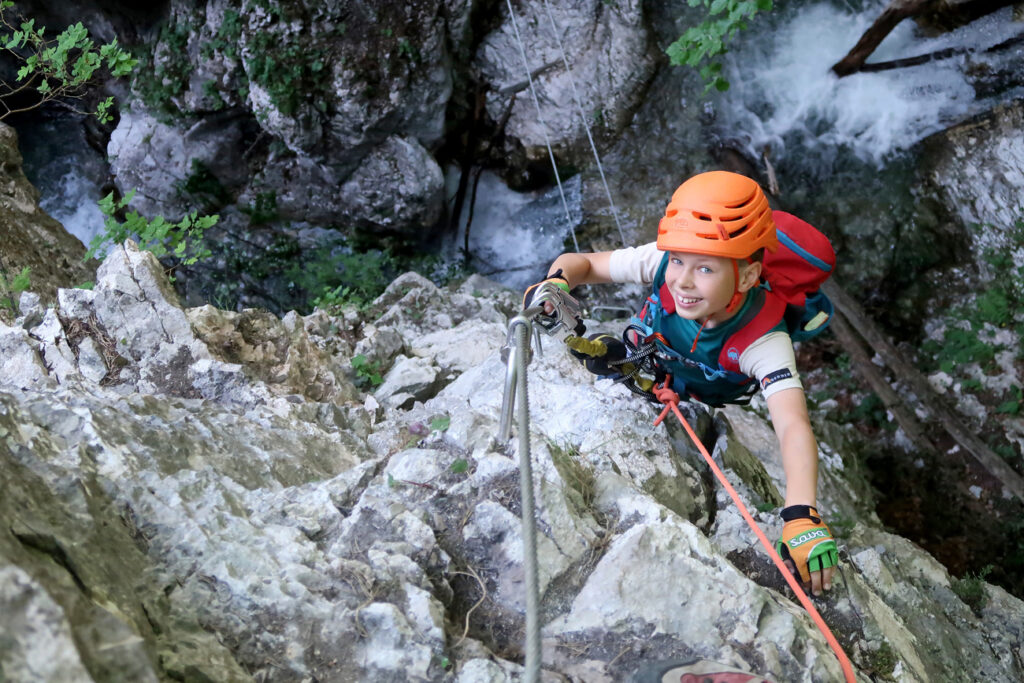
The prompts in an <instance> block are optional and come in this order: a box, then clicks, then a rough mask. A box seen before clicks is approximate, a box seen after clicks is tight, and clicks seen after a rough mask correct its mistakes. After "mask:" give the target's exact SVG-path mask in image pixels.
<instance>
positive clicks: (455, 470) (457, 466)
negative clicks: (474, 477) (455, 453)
mask: <svg viewBox="0 0 1024 683" xmlns="http://www.w3.org/2000/svg"><path fill="white" fill-rule="evenodd" d="M449 469H450V470H451V471H452V474H462V473H463V472H465V471H466V470H468V469H469V462H468V461H467V460H466V459H465V458H458V459H457V460H456V461H455V462H453V463H452V465H451V467H450V468H449Z"/></svg>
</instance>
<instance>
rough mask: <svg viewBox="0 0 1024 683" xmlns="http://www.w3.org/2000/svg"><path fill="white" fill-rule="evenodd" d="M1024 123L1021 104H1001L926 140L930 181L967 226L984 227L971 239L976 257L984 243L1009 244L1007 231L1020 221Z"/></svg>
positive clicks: (1023, 173)
mask: <svg viewBox="0 0 1024 683" xmlns="http://www.w3.org/2000/svg"><path fill="white" fill-rule="evenodd" d="M1022 125H1024V106H1022V105H1021V104H1020V103H1019V102H1015V103H1011V104H1008V105H1005V106H1002V107H997V108H996V109H994V110H993V111H991V112H989V113H988V114H986V115H984V116H982V117H980V118H978V119H977V120H975V121H972V122H970V123H965V124H962V125H959V126H955V127H953V128H950V129H949V130H946V131H943V132H942V133H938V134H936V135H935V136H933V137H932V138H930V139H929V140H928V141H927V143H926V144H925V147H926V150H927V154H928V155H929V163H928V164H927V167H928V168H929V169H930V172H929V174H930V178H929V180H930V181H931V183H932V184H934V187H935V189H936V191H937V192H938V193H939V195H940V196H942V197H943V199H944V200H945V203H946V204H947V205H948V206H949V207H950V208H951V210H952V211H953V212H954V213H956V214H958V215H959V217H960V219H961V220H962V221H963V223H964V225H968V226H969V225H980V226H982V227H983V230H982V232H981V235H980V237H979V238H977V239H972V240H969V244H970V246H971V248H972V251H973V253H974V255H975V258H977V257H978V256H979V255H980V253H981V250H982V249H983V248H984V247H986V246H1001V247H1014V246H1017V247H1019V246H1020V245H1019V244H1018V245H1014V244H1009V243H1008V241H1007V237H1006V233H1007V232H1008V229H1009V228H1010V226H1012V225H1014V224H1015V223H1016V222H1017V221H1018V220H1019V219H1020V210H1019V207H1020V196H1021V192H1022V191H1024V170H1022V169H1024V140H1022V139H1021V136H1020V135H1019V134H1017V131H1019V130H1020V128H1021V126H1022Z"/></svg>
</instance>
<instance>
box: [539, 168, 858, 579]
mask: <svg viewBox="0 0 1024 683" xmlns="http://www.w3.org/2000/svg"><path fill="white" fill-rule="evenodd" d="M778 245H779V240H778V237H777V235H776V229H775V221H774V220H773V216H772V211H771V209H770V208H769V206H768V200H767V198H766V197H765V195H764V193H763V192H762V191H761V188H760V186H759V185H758V184H757V183H756V182H754V181H753V180H751V179H749V178H747V177H746V176H742V175H739V174H736V173H729V172H726V171H711V172H708V173H701V174H699V175H696V176H694V177H692V178H690V179H689V180H687V181H686V182H685V183H683V184H682V185H680V186H679V188H678V189H677V190H676V191H675V193H674V194H673V195H672V200H671V201H670V202H669V204H668V207H667V208H666V210H665V216H664V217H663V218H662V219H661V222H660V223H659V225H658V238H657V241H656V242H651V243H649V244H645V245H643V246H640V247H632V248H626V249H617V250H615V251H605V252H597V253H565V254H562V255H561V256H559V257H558V258H557V259H555V261H554V263H552V264H551V268H550V269H549V270H548V272H549V273H550V274H549V275H548V277H547V278H546V279H545V280H544V282H551V283H553V284H555V285H557V286H558V287H560V288H561V289H563V290H565V291H566V292H568V291H569V290H571V289H572V288H573V287H576V286H577V285H582V284H599V283H606V282H636V283H640V284H644V285H651V287H652V292H651V296H650V297H649V298H648V301H647V304H646V305H645V306H644V310H643V311H642V313H641V315H640V318H641V319H642V321H641V324H640V325H639V326H637V325H631V327H630V330H629V331H628V332H627V334H629V335H631V337H632V341H633V343H632V344H630V349H631V353H630V354H629V358H634V359H639V358H640V356H639V355H636V350H637V347H638V345H639V344H640V343H641V342H643V343H647V344H651V343H652V341H653V340H657V344H656V349H655V347H652V346H648V349H650V350H656V351H657V354H656V357H657V361H655V363H656V366H657V368H658V370H659V373H660V374H662V375H664V374H668V375H671V376H672V388H673V389H674V390H675V391H676V392H677V393H678V394H679V395H680V396H691V397H693V398H695V399H697V400H699V401H702V402H704V403H707V404H709V405H712V406H718V405H722V404H723V403H727V402H735V401H736V400H737V399H741V398H744V397H749V395H750V394H751V393H753V392H755V391H756V390H757V389H758V388H760V389H761V392H762V393H763V395H764V397H765V401H766V402H767V404H768V412H769V414H770V416H771V420H772V425H773V427H774V428H775V434H776V436H777V437H778V440H779V446H780V448H781V451H782V466H783V470H784V471H785V476H786V493H785V507H784V509H783V510H782V513H781V515H782V519H783V521H784V522H785V524H784V526H783V530H782V539H781V541H780V542H779V544H778V548H779V553H780V554H781V555H782V558H783V559H784V560H785V561H786V564H787V566H788V567H789V569H790V571H791V572H792V573H793V574H794V575H796V576H798V577H799V579H800V580H801V581H802V583H803V584H804V586H805V588H806V587H807V585H808V584H809V585H810V587H811V590H812V592H813V593H814V594H815V595H820V594H821V591H822V590H829V589H830V588H831V585H832V573H833V572H834V571H835V565H836V563H837V562H838V553H837V550H836V544H835V540H834V539H833V537H832V533H831V531H830V530H829V528H828V526H827V525H826V524H825V523H824V522H823V521H822V519H821V516H820V515H819V514H818V510H817V508H816V505H817V481H818V445H817V442H816V441H815V438H814V434H813V432H812V431H811V424H810V419H809V418H808V415H807V404H806V401H805V399H804V391H803V385H802V384H801V382H800V379H799V375H798V374H797V370H796V360H795V357H794V354H793V343H792V341H791V338H790V336H789V334H788V333H787V325H786V323H785V321H784V320H782V317H781V313H780V315H779V316H778V320H777V322H776V320H775V319H774V318H771V319H770V320H771V321H770V322H769V323H768V326H769V327H768V329H767V330H763V329H762V328H764V327H765V323H764V322H763V321H764V320H765V316H764V315H759V314H760V313H761V312H762V310H765V309H767V308H769V307H770V306H771V305H775V304H772V303H771V299H769V297H768V296H767V295H766V290H765V288H763V287H760V286H759V284H760V282H761V275H762V270H763V267H764V252H765V250H768V251H769V252H775V251H776V249H777V248H778ZM540 284H543V283H539V284H538V285H534V286H532V287H530V288H529V289H528V290H527V291H526V302H525V303H527V304H528V303H529V302H530V300H531V299H532V297H533V293H534V292H535V291H536V289H537V287H539V285H540ZM755 321H757V323H756V324H755ZM744 336H746V337H747V338H746V339H744ZM738 339H739V340H742V341H740V342H739V343H738V342H737V341H736V340H738ZM566 343H567V344H569V346H570V348H571V349H572V350H573V354H574V355H576V356H577V357H578V358H581V359H584V360H586V365H587V368H588V369H589V370H590V371H591V372H595V373H596V374H601V375H616V374H618V375H620V376H622V375H623V374H625V375H626V376H627V377H628V376H630V375H633V376H635V372H631V371H635V369H636V364H630V363H629V358H626V356H627V352H626V346H625V345H624V344H623V342H620V341H619V340H617V339H615V338H613V337H610V336H608V335H595V336H593V337H592V338H591V339H581V338H579V337H570V338H569V339H568V340H567V342H566ZM744 346H745V348H744ZM723 349H725V350H724V351H723ZM723 359H725V363H723V362H722V360H723ZM637 364H639V360H638V363H637ZM727 366H728V367H727ZM630 379H631V380H632V377H630ZM631 384H632V385H633V387H634V388H635V387H636V386H637V385H638V384H642V382H638V381H635V380H632V381H631ZM650 384H651V382H650V381H649V380H648V381H647V383H646V386H643V389H647V390H649V388H650Z"/></svg>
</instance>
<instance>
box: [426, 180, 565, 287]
mask: <svg viewBox="0 0 1024 683" xmlns="http://www.w3.org/2000/svg"><path fill="white" fill-rule="evenodd" d="M457 183H458V173H457V172H454V171H453V172H451V173H449V176H448V188H449V189H448V196H449V197H453V196H454V195H455V185H456V184H457ZM563 186H564V190H565V196H566V202H567V204H568V207H569V220H567V219H566V211H565V206H564V205H563V204H562V200H561V198H560V197H559V194H558V189H557V188H552V189H549V190H542V191H538V192H515V191H513V190H511V189H509V188H508V187H507V186H506V185H505V183H504V182H503V181H502V180H501V178H499V177H498V176H497V175H495V174H493V173H491V172H489V171H484V172H483V173H482V174H481V176H480V185H479V186H478V188H477V193H476V202H475V206H474V209H473V223H472V225H471V226H470V229H469V251H470V253H471V254H472V261H471V264H470V265H471V266H472V267H473V269H474V270H476V271H477V272H479V273H481V274H482V275H486V276H487V277H489V278H491V279H493V280H495V281H497V282H500V283H501V284H503V285H505V286H507V287H512V288H513V289H524V288H526V287H528V286H530V285H531V284H533V283H535V282H537V280H538V279H539V278H541V277H543V276H544V270H545V269H546V268H547V267H548V266H549V265H551V262H552V261H554V260H555V258H556V257H557V256H558V255H559V254H561V253H562V252H563V251H564V250H565V249H564V245H565V243H566V240H567V239H568V240H571V239H572V238H571V230H572V229H574V228H576V227H577V226H578V225H579V224H580V222H581V221H582V218H583V215H582V211H581V209H580V201H581V200H580V188H581V184H580V178H579V176H575V177H573V178H570V179H569V180H566V181H564V182H563ZM468 213H469V193H468V192H467V197H466V205H465V206H463V208H462V214H461V217H460V218H461V220H460V224H459V230H458V233H457V234H456V236H455V237H454V238H453V239H452V240H451V241H449V242H447V243H446V245H445V252H446V253H447V254H449V258H450V259H452V260H456V259H459V258H461V256H460V250H461V249H462V246H463V243H464V238H465V230H466V221H467V219H468Z"/></svg>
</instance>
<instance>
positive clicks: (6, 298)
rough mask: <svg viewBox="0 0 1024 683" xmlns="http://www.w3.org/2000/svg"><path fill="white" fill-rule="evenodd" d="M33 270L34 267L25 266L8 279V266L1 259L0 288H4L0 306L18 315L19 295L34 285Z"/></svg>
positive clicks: (0, 293) (1, 293)
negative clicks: (32, 279)
mask: <svg viewBox="0 0 1024 683" xmlns="http://www.w3.org/2000/svg"><path fill="white" fill-rule="evenodd" d="M31 272H32V269H31V268H29V267H28V266H25V267H24V268H22V269H21V272H20V273H18V274H17V275H15V276H14V277H13V278H10V279H8V277H7V268H6V266H4V264H3V261H2V260H0V289H2V290H3V291H2V292H0V295H2V297H3V298H0V306H3V307H5V308H7V309H8V310H10V312H11V314H12V315H15V316H16V315H18V296H19V295H20V294H21V293H22V292H24V291H25V290H26V289H28V288H29V287H30V286H31V285H32V281H31Z"/></svg>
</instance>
